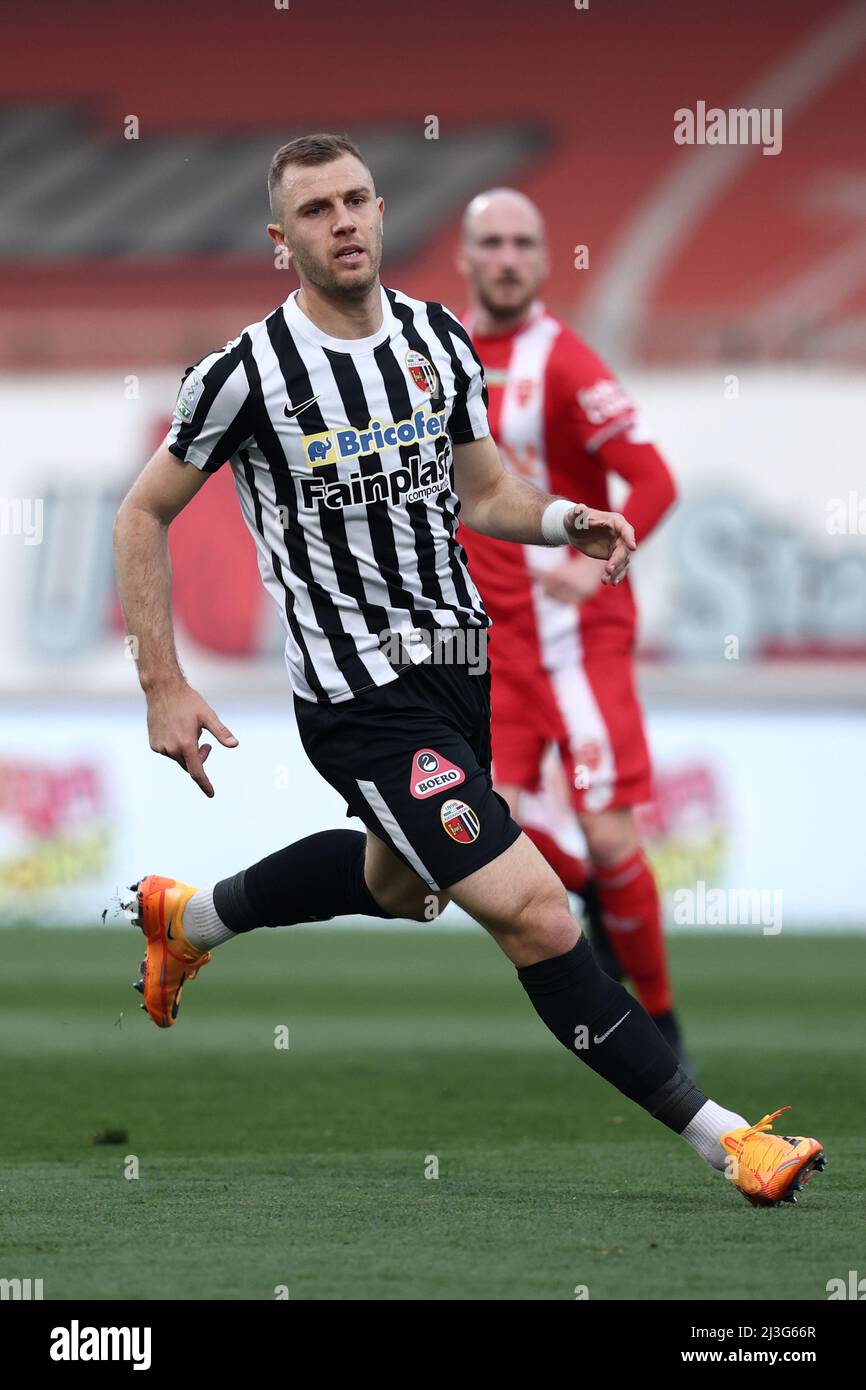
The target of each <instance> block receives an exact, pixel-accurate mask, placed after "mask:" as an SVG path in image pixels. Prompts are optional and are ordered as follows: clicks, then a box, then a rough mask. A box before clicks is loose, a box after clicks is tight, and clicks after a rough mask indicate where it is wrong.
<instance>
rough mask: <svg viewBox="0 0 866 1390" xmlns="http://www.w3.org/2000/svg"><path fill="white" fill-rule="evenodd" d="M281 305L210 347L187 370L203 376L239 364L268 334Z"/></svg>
mask: <svg viewBox="0 0 866 1390" xmlns="http://www.w3.org/2000/svg"><path fill="white" fill-rule="evenodd" d="M282 309H283V306H282V305H281V304H280V305H278V306H277V308H276V309H273V310H271V312H270V313H269V314H266V315H265V317H264V318H261V319H257V320H256V322H255V323H248V324H246V325H245V326H244V327H243V328H242V329H241V331H240V332H239V333H238V334H237V335H236V337H234V338H229V340H228V342H226V343H223V344H222V346H221V347H216V348H211V350H210V351H209V352H206V353H205V354H204V356H203V357H200V358H199V360H198V361H197V362H194V363H193V365H192V367H187V372H190V371H196V372H198V373H199V375H200V376H202V377H204V376H206V375H207V374H208V373H209V372H211V371H213V370H214V369H217V368H224V367H225V366H226V365H227V364H229V363H231V364H234V365H236V364H239V363H240V362H242V361H243V359H244V358H245V357H247V356H248V355H249V354H250V352H251V351H254V350H255V347H256V345H257V343H258V342H260V341H261V340H262V339H263V338H264V337H267V336H268V330H269V326H270V324H271V321H272V320H273V319H275V318H277V316H278V315H279V314H281V313H282Z"/></svg>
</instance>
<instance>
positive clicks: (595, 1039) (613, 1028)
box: [593, 1009, 631, 1043]
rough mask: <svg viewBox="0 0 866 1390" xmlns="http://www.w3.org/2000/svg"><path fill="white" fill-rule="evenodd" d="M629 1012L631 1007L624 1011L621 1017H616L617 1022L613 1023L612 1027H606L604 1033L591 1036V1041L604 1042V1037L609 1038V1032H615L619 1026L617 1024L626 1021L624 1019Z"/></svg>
mask: <svg viewBox="0 0 866 1390" xmlns="http://www.w3.org/2000/svg"><path fill="white" fill-rule="evenodd" d="M630 1013H631V1009H629V1010H628V1013H624V1014H623V1016H622V1018H620V1019H618V1020H617V1022H616V1023H615V1024H614V1025H613V1027H612V1028H608V1030H607V1032H606V1033H602V1035H601V1037H600V1038H593V1042H594V1043H600V1042H604V1040H605V1038H609V1037H610V1035H611V1033H615V1032H616V1030H617V1028H618V1027H619V1025H620V1024H621V1023H625V1021H626V1019H627V1018H628V1015H629V1014H630Z"/></svg>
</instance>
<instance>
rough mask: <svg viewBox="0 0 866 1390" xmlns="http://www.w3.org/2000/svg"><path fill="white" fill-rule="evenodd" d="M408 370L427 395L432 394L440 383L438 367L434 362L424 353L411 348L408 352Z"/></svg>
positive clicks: (419, 388) (420, 389)
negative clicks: (437, 372) (437, 373)
mask: <svg viewBox="0 0 866 1390" xmlns="http://www.w3.org/2000/svg"><path fill="white" fill-rule="evenodd" d="M406 370H407V372H408V373H409V375H410V377H411V378H412V380H413V381H414V383H415V385H416V386H417V387H418V390H419V391H423V392H424V394H425V396H432V395H433V392H434V391H435V390H436V387H437V386H438V385H439V378H438V377H437V375H436V368H435V367H434V366H433V363H432V362H430V361H428V359H427V358H426V357H425V356H424V355H423V353H420V352H416V351H415V349H414V348H410V349H409V351H408V352H407V353H406Z"/></svg>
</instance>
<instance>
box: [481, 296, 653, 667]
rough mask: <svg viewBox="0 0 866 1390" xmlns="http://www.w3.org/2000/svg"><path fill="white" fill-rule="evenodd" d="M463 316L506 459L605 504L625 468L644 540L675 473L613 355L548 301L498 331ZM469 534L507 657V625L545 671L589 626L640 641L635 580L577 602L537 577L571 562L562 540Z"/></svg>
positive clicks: (629, 509)
mask: <svg viewBox="0 0 866 1390" xmlns="http://www.w3.org/2000/svg"><path fill="white" fill-rule="evenodd" d="M463 323H464V325H465V327H466V328H467V329H468V330H469V333H470V335H471V336H472V339H473V342H474V344H475V348H476V351H477V352H478V355H479V357H480V358H481V361H482V363H483V364H484V370H485V376H486V379H487V389H488V397H489V399H488V417H489V421H490V428H491V432H492V434H493V437H494V438H495V440H496V443H497V445H498V447H499V452H500V454H501V457H502V460H503V463H504V465H505V467H506V468H508V469H510V470H511V471H512V472H514V473H516V474H518V475H519V476H520V477H523V478H527V479H528V480H529V481H530V482H533V483H535V484H536V485H537V486H538V487H540V488H543V489H544V490H545V491H546V492H551V493H554V494H560V495H562V496H564V497H569V498H573V500H574V501H576V502H585V503H586V504H587V505H588V506H590V507H595V508H601V509H603V510H605V511H608V510H610V503H609V499H608V474H609V473H611V472H613V473H617V474H619V475H620V476H621V477H623V478H624V479H625V481H626V482H627V483H628V484H630V493H629V496H628V498H627V500H626V502H625V504H624V505H623V507H622V510H623V512H624V513H625V515H626V517H627V518H628V520H629V521H630V522H631V523H632V525H633V526H634V528H635V532H636V535H637V538H638V541H640V540H642V539H643V538H644V537H645V536H646V535H647V534H648V532H649V531H650V530H651V529H652V527H653V526H654V525H655V524H656V522H657V521H658V520H659V519H660V517H661V516H662V515H663V513H664V512H665V511H666V510H667V508H668V507H669V506H670V505H671V502H672V501H673V498H674V487H673V481H672V479H671V476H670V473H669V471H668V469H667V467H666V465H665V463H664V462H663V460H662V459H661V458H660V456H659V454H658V453H657V451H656V449H655V448H654V447H653V445H652V444H651V443H650V442H649V439H648V437H647V435H646V432H645V427H644V426H643V424H642V422H641V418H640V414H639V411H638V409H637V407H636V406H635V404H634V402H633V401H632V400H631V398H630V397H629V395H628V393H627V392H626V391H625V389H624V388H623V387H622V386H621V385H620V383H619V382H618V381H617V380H616V379H615V377H614V376H613V375H612V373H611V372H610V370H609V369H608V367H607V366H606V365H605V363H604V362H602V361H601V359H600V358H599V357H598V356H596V354H595V353H594V352H593V351H592V349H591V348H589V347H588V346H587V344H586V343H584V342H583V341H582V340H581V339H580V338H578V337H577V335H576V334H575V333H573V332H572V331H571V329H570V328H568V327H567V326H566V325H565V324H564V323H562V322H561V320H559V319H557V318H555V317H554V316H553V315H552V314H550V313H548V312H547V310H546V309H545V307H544V305H543V304H542V303H541V302H540V301H536V302H535V303H534V304H533V305H532V308H531V310H530V312H529V314H528V316H527V318H526V320H525V321H524V322H523V324H521V325H520V327H519V328H517V329H514V330H512V331H511V332H508V333H503V334H500V335H497V336H495V337H482V336H478V335H477V334H475V333H474V332H473V324H472V316H471V315H466V316H465V317H464V319H463ZM460 540H461V542H462V544H463V545H464V546H465V547H466V550H467V552H468V554H469V563H470V568H471V573H472V576H473V579H474V580H475V583H476V585H477V586H478V588H479V589H480V591H481V594H482V597H483V599H484V602H485V605H486V607H487V610H488V612H489V614H490V616H491V618H492V619H493V622H494V626H495V632H496V639H495V648H496V649H497V650H498V651H499V652H500V653H501V654H503V656H504V653H505V645H504V644H505V641H506V633H505V631H504V629H505V628H506V627H507V629H508V632H507V641H508V642H509V644H510V648H511V655H512V656H515V655H516V654H517V653H518V652H519V653H520V655H519V657H518V658H517V659H523V660H526V659H529V657H530V655H533V656H534V657H535V659H536V660H538V661H540V663H541V665H542V666H543V667H544V668H545V669H547V670H556V669H559V668H560V667H561V666H562V665H563V664H568V663H570V662H572V661H574V660H575V659H577V660H579V659H580V652H581V650H582V645H583V640H584V638H585V637H586V636H587V635H589V630H591V635H592V640H593V642H594V643H596V644H604V643H607V644H609V645H610V646H611V647H615V648H616V649H619V650H622V649H623V647H624V646H626V647H630V646H631V645H632V643H633V640H634V629H635V622H636V613H635V604H634V597H633V594H632V590H631V587H630V585H629V583H628V580H627V579H626V580H624V581H623V582H622V583H621V584H619V585H617V586H616V587H615V588H612V587H610V586H607V585H605V586H603V587H601V588H600V589H599V590H598V591H597V592H596V593H595V594H594V595H592V596H591V597H590V598H588V599H586V600H584V602H583V603H581V604H580V606H579V607H577V606H576V605H574V604H571V603H563V602H561V601H559V600H556V599H552V598H549V597H547V596H546V595H545V593H544V592H543V589H542V586H541V584H540V583H539V581H538V579H537V578H534V575H537V574H538V573H539V572H542V571H544V570H545V569H550V568H553V567H555V566H558V565H561V564H562V562H563V559H564V552H563V550H562V549H561V548H560V547H548V546H536V545H515V544H513V543H512V542H509V541H501V540H495V539H493V538H491V537H489V536H482V535H479V534H478V533H477V532H475V531H471V530H469V529H468V527H465V526H464V527H461V529H460ZM516 644H528V650H526V649H524V646H522V645H521V646H520V647H517V646H516Z"/></svg>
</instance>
